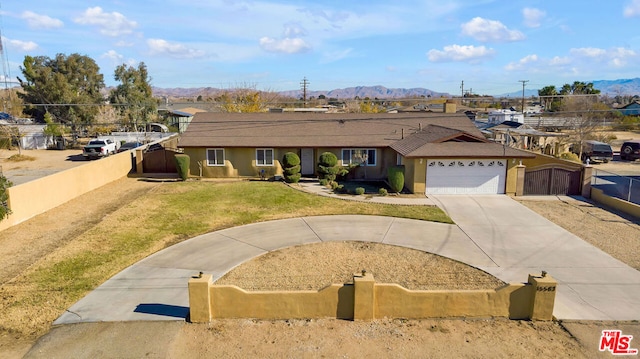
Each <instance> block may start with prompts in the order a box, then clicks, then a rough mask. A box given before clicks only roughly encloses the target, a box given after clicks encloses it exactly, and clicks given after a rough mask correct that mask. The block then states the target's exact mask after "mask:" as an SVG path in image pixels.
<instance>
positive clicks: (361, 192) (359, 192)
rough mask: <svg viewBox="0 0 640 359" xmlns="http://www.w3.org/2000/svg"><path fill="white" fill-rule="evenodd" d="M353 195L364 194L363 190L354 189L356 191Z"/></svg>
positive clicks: (359, 188) (360, 188)
mask: <svg viewBox="0 0 640 359" xmlns="http://www.w3.org/2000/svg"><path fill="white" fill-rule="evenodd" d="M355 194H357V195H363V194H364V188H362V187H356V189H355Z"/></svg>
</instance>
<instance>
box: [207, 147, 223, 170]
mask: <svg viewBox="0 0 640 359" xmlns="http://www.w3.org/2000/svg"><path fill="white" fill-rule="evenodd" d="M207 166H224V148H208V149H207Z"/></svg>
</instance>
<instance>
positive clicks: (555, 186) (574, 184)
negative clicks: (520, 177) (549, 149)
mask: <svg viewBox="0 0 640 359" xmlns="http://www.w3.org/2000/svg"><path fill="white" fill-rule="evenodd" d="M581 174H582V171H581V170H579V169H566V168H560V167H549V168H541V169H534V170H528V169H527V170H526V172H525V174H524V195H525V196H526V195H579V194H580V190H581V189H580V178H581Z"/></svg>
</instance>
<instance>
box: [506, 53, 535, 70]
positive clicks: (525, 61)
mask: <svg viewBox="0 0 640 359" xmlns="http://www.w3.org/2000/svg"><path fill="white" fill-rule="evenodd" d="M537 62H538V55H535V54H533V55H527V56H525V57H523V58H521V59H520V60H519V61H518V62H511V63H509V64H507V66H505V70H507V71H519V70H526V69H528V67H529V66H530V65H532V64H535V63H537Z"/></svg>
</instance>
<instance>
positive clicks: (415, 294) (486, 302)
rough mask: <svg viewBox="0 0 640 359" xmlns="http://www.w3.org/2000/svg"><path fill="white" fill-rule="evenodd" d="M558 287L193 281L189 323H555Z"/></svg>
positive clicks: (535, 280) (545, 281)
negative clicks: (274, 286) (284, 286)
mask: <svg viewBox="0 0 640 359" xmlns="http://www.w3.org/2000/svg"><path fill="white" fill-rule="evenodd" d="M556 286H557V282H556V281H555V280H554V279H553V278H552V277H551V276H548V275H541V276H536V275H529V278H528V280H527V283H517V284H508V285H505V286H503V287H501V288H497V289H489V290H451V291H446V290H408V289H406V288H403V287H401V286H399V285H397V284H382V283H376V282H375V279H374V278H373V275H371V274H369V273H363V274H355V275H354V281H353V284H333V285H330V286H328V287H325V288H323V289H321V290H319V291H255V292H249V291H245V290H243V289H241V288H238V287H236V286H231V285H214V284H213V283H212V276H211V275H206V274H205V275H201V276H197V277H194V278H191V279H190V280H189V311H190V320H191V321H192V322H195V323H199V322H200V323H201V322H208V321H211V320H213V319H223V318H256V319H304V318H339V319H354V320H373V319H377V318H407V319H422V318H449V317H455V318H492V317H503V318H510V319H532V320H552V319H553V305H554V302H555V293H556Z"/></svg>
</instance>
